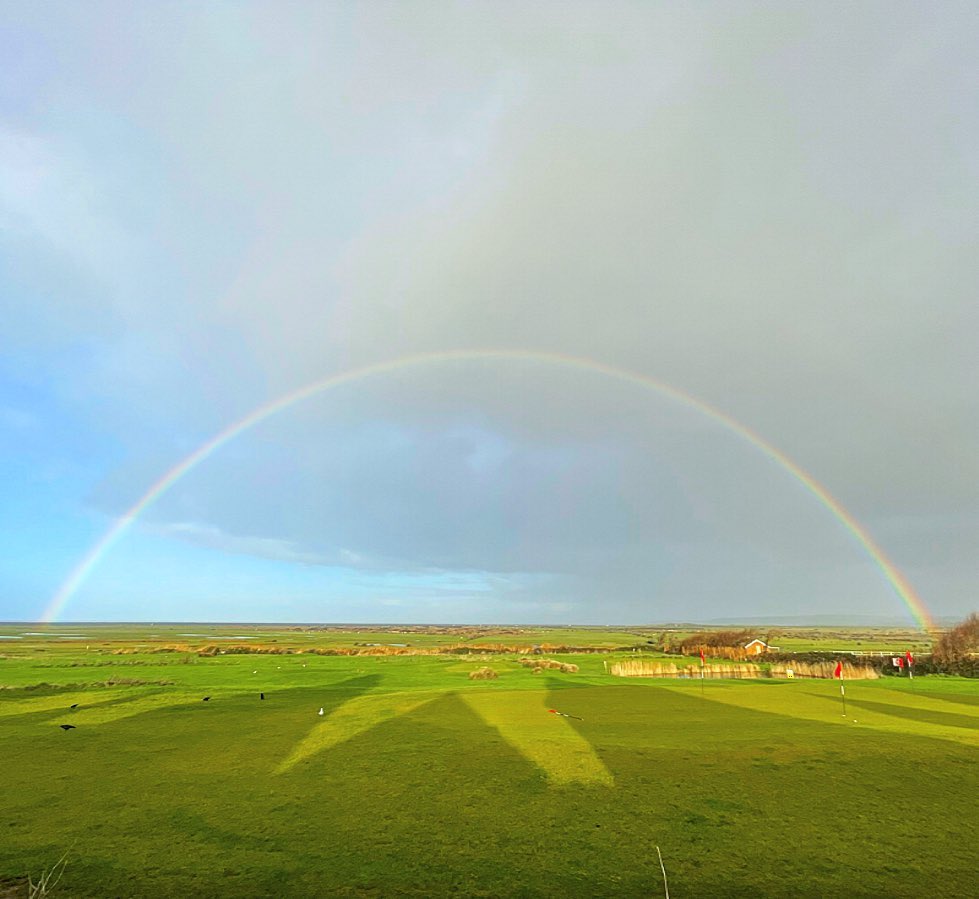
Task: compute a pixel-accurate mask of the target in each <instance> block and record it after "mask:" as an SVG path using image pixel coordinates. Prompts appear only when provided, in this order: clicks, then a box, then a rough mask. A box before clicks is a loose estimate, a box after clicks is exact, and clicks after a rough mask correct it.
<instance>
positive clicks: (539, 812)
mask: <svg viewBox="0 0 979 899" xmlns="http://www.w3.org/2000/svg"><path fill="white" fill-rule="evenodd" d="M24 629H25V630H37V628H24ZM64 630H65V631H69V630H71V629H70V628H64ZM155 630H156V631H159V630H160V629H159V628H157V629H155ZM183 630H184V632H191V631H194V630H195V629H194V628H184V629H183ZM269 630H272V629H269ZM75 631H77V628H76V629H75ZM201 632H203V629H201ZM229 632H238V633H245V631H243V630H241V629H240V628H238V629H237V630H236V629H235V628H230V629H229ZM365 633H366V632H365ZM378 633H380V634H381V635H382V636H383V637H384V639H383V640H378V641H377V642H389V641H391V640H394V641H398V640H397V638H393V637H392V635H391V634H390V633H386V632H383V631H381V632H378ZM97 636H98V640H95V639H93V640H92V641H90V642H88V643H83V644H81V645H77V644H74V643H73V644H72V645H66V644H67V641H64V642H62V643H61V644H60V645H55V646H53V645H50V643H51V642H52V641H51V639H50V638H36V639H35V640H34V641H33V642H31V641H28V642H26V643H24V642H23V641H10V642H11V643H14V642H18V643H21V644H22V645H20V646H18V647H16V648H12V647H8V646H6V645H4V646H2V647H0V652H2V653H3V654H4V655H5V656H7V657H6V658H3V659H0V683H2V684H5V685H15V686H17V687H19V688H18V689H10V690H0V759H2V760H3V763H4V764H3V782H2V803H0V807H2V809H3V814H2V816H0V828H2V835H0V894H2V889H3V884H4V882H5V881H6V882H11V883H13V882H20V880H21V879H22V878H24V877H25V876H26V875H27V874H28V873H32V874H34V875H35V878H36V876H37V875H38V874H39V873H40V872H41V871H42V870H43V869H45V868H47V867H50V866H51V865H52V864H54V862H55V861H56V860H57V859H58V858H59V857H60V855H61V854H62V853H63V852H64V850H65V849H67V848H69V847H70V853H69V858H68V865H67V870H66V872H65V875H64V878H63V880H62V881H61V883H60V884H59V886H58V888H57V893H56V895H63V896H79V897H81V896H100V897H101V896H147V897H156V896H161V897H162V896H174V897H176V896H188V895H194V896H226V895H235V896H269V895H275V896H314V895H315V896H323V895H337V896H389V895H416V896H447V895H468V896H562V897H567V896H656V895H661V894H662V892H661V891H662V881H661V876H660V873H659V865H658V862H657V860H656V850H655V846H656V845H659V847H660V848H661V850H662V852H663V858H664V861H665V864H666V867H667V872H668V874H669V877H670V893H671V896H673V897H675V899H682V897H712V896H717V897H728V896H786V895H793V896H798V897H809V896H813V897H814V896H841V895H848V896H879V895H884V894H900V895H907V894H912V895H913V894H919V895H936V894H940V895H942V896H944V897H956V896H961V897H966V896H974V895H975V846H976V845H977V844H979V810H977V803H976V801H975V797H976V796H977V795H979V770H977V769H979V766H977V764H976V759H977V755H976V749H977V746H979V682H975V681H966V680H963V679H956V678H938V677H931V678H916V679H915V683H914V685H913V690H912V686H911V685H910V683H909V682H908V681H907V680H898V679H896V678H888V679H884V680H881V681H867V682H854V683H852V684H848V685H847V703H848V713H849V715H848V717H846V718H844V717H843V715H842V714H841V706H840V697H839V686H838V684H834V683H832V682H828V681H796V682H764V681H758V682H734V681H731V682H723V681H722V682H709V683H707V684H706V685H705V687H704V691H703V694H704V695H703V698H702V697H701V685H700V684H699V683H698V682H696V681H657V680H632V679H618V678H612V677H609V676H607V675H605V673H604V669H603V665H602V660H603V657H602V656H596V655H580V656H570V657H569V656H562V657H561V658H562V660H566V661H575V662H576V663H578V664H579V665H580V666H581V671H580V672H579V673H578V674H559V673H555V672H546V673H544V674H541V675H533V674H532V673H531V672H530V671H529V670H527V669H524V668H521V667H520V666H519V665H518V664H517V662H516V661H515V660H514V659H508V658H504V657H498V658H493V659H492V660H490V661H488V662H487V661H485V660H480V661H476V660H467V659H466V658H465V657H454V656H408V657H380V658H377V657H368V656H353V657H329V656H312V655H284V656H278V655H260V656H259V655H252V656H248V655H243V656H233V655H225V656H220V655H219V656H215V657H213V658H198V657H196V656H191V655H185V654H182V653H175V654H150V653H146V654H138V655H111V654H110V652H111V648H113V647H115V646H118V645H122V644H124V643H126V642H127V641H128V642H129V643H133V642H139V641H140V640H144V639H147V638H146V636H145V633H142V632H139V633H137V632H135V631H134V630H133V629H132V628H129V629H128V631H127V630H126V629H124V628H118V629H117V630H116V631H113V632H111V633H109V632H108V631H102V632H100V633H99V634H98V635H97ZM440 636H441V635H440ZM44 639H47V640H48V643H43V642H42V640H44ZM154 639H156V638H154ZM160 639H170V637H169V636H167V637H166V638H160ZM288 639H309V640H312V641H314V642H315V641H317V640H320V639H323V638H322V637H302V636H300V637H298V638H293V637H289V638H288ZM398 642H407V641H398ZM531 642H537V641H533V640H532V641H531ZM566 642H572V641H566ZM85 645H90V646H93V647H99V648H98V649H96V648H93V649H91V650H85V648H84V646H85ZM39 649H43V650H45V651H44V652H39V651H38V650H39ZM185 659H186V660H188V661H185ZM133 662H135V663H136V664H131V663H133ZM104 663H109V664H104ZM482 664H489V665H491V666H492V667H493V668H495V669H496V670H497V671H498V672H499V673H500V678H499V679H498V680H497V681H491V682H485V681H484V682H473V681H469V680H468V672H469V671H471V670H472V669H473V668H475V667H478V666H479V665H482ZM256 672H257V673H256ZM113 676H115V677H131V678H139V679H140V680H146V681H156V680H166V681H171V682H172V683H170V684H168V685H164V686H160V685H152V684H149V685H143V686H105V687H100V686H86V684H93V683H95V682H103V681H105V680H108V679H109V678H111V677H113ZM42 681H44V682H47V683H51V684H77V685H78V686H76V687H72V688H69V689H63V688H41V689H25V688H26V687H28V686H29V685H32V684H37V683H40V682H42ZM259 691H265V693H266V696H267V699H266V700H265V701H264V702H262V701H260V700H259V698H258V693H259ZM204 695H210V696H211V697H212V699H211V700H210V701H209V702H207V703H204V702H202V701H201V698H202V696H204ZM72 702H79V704H80V708H79V709H78V710H77V711H74V712H71V711H69V710H68V709H67V706H68V705H69V704H70V703H72ZM320 707H322V708H323V709H324V715H323V716H322V717H321V716H319V715H318V714H317V711H318V710H319V708H320ZM551 708H556V709H558V710H560V711H563V712H567V713H569V714H573V715H577V716H580V717H581V718H582V719H583V720H581V721H577V720H573V719H568V718H559V717H557V716H554V715H552V714H550V713H549V712H548V709H551ZM854 719H855V720H854ZM63 722H68V723H74V724H76V725H77V729H76V730H73V731H70V732H68V733H65V732H62V731H61V730H60V729H59V728H58V727H57V725H58V724H60V723H63Z"/></svg>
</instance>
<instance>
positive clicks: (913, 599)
mask: <svg viewBox="0 0 979 899" xmlns="http://www.w3.org/2000/svg"><path fill="white" fill-rule="evenodd" d="M476 360H490V361H506V360H523V361H530V362H541V363H548V364H552V365H557V366H562V367H565V368H574V369H577V370H580V371H588V372H593V373H595V374H598V375H602V376H605V377H608V378H612V379H614V380H617V381H622V382H626V383H628V384H634V385H636V386H639V387H642V388H644V389H648V390H653V391H655V392H656V393H658V394H660V395H662V396H665V397H668V398H669V399H671V400H674V401H676V402H677V403H680V404H681V405H684V406H687V407H688V408H691V409H695V410H697V411H698V412H700V413H702V414H703V415H706V416H707V417H708V418H710V419H712V420H713V421H716V422H718V423H719V424H721V425H723V426H724V427H726V428H727V429H728V430H730V431H733V432H734V433H735V434H737V435H738V436H739V437H742V438H743V439H744V440H746V441H747V442H748V443H749V444H751V445H752V446H754V447H755V448H756V449H758V450H760V451H761V452H762V453H764V454H765V455H766V456H768V458H770V459H771V460H772V461H773V462H776V463H777V464H778V465H780V466H781V467H782V468H783V469H785V470H786V471H787V472H788V473H789V474H791V475H792V476H793V477H794V478H795V479H796V480H797V481H799V482H800V483H801V484H802V485H803V486H804V487H805V488H806V489H807V490H808V491H809V492H810V493H811V494H812V495H813V496H815V497H816V499H818V500H819V502H821V503H822V504H823V505H824V506H825V507H826V508H827V509H829V511H830V512H832V513H833V515H834V516H835V517H836V519H837V520H838V521H839V522H840V523H841V524H842V525H843V527H844V528H846V530H848V531H849V532H850V534H851V535H852V536H853V537H854V538H855V539H856V541H857V542H858V543H859V544H860V546H862V547H863V549H864V550H865V551H866V553H867V554H868V555H869V556H870V557H871V558H872V559H873V560H874V562H875V563H876V564H877V566H878V568H879V569H880V571H881V573H882V574H883V575H884V577H885V579H886V580H887V581H888V583H889V584H890V585H891V587H892V588H893V589H894V592H895V593H897V595H898V597H899V598H900V599H901V601H902V602H903V603H904V604H905V605H906V606H907V608H908V611H909V612H910V613H911V616H912V618H914V620H915V621H916V622H917V623H918V625H919V626H920V627H921V628H922V629H923V630H925V631H931V630H933V629H934V623H933V621H932V619H931V615H930V614H929V612H928V609H927V608H926V607H925V604H924V603H923V602H922V600H921V598H920V597H919V596H918V595H917V594H916V593H915V591H914V588H913V587H912V586H911V584H910V583H909V582H908V580H907V579H906V578H905V577H904V575H903V574H901V572H900V571H899V570H898V569H897V567H896V566H895V565H894V563H893V562H891V561H890V559H888V558H887V556H886V555H885V554H884V551H883V550H882V549H881V548H880V547H879V546H878V545H877V544H876V543H875V542H874V540H873V538H872V537H871V536H870V534H868V533H867V531H866V530H865V529H864V528H863V527H862V526H861V525H860V524H859V522H857V520H856V519H855V518H854V517H853V516H852V515H851V514H850V513H849V512H848V511H847V510H846V509H845V508H844V507H843V505H842V504H841V503H840V502H839V500H837V499H836V498H834V497H833V495H832V494H831V493H830V492H829V491H828V490H827V489H826V488H825V487H823V486H822V485H821V484H820V483H819V482H818V481H816V480H815V478H813V477H812V476H811V475H810V474H808V473H807V472H806V471H804V470H803V469H802V468H800V467H799V466H798V465H797V464H796V463H795V462H793V461H792V460H791V459H790V458H788V456H786V455H785V454H784V453H782V452H781V451H780V450H778V449H776V448H775V447H774V446H773V445H772V444H771V443H769V442H768V441H767V440H765V438H764V437H761V436H760V435H758V434H756V433H755V432H754V431H752V430H750V429H749V428H748V427H747V426H745V425H743V424H741V422H739V421H736V420H735V419H733V418H731V417H730V416H729V415H726V414H725V413H723V412H721V411H720V410H718V409H715V408H714V407H713V406H711V405H709V404H707V403H705V402H704V401H703V400H700V399H697V397H694V396H691V395H690V394H688V393H685V392H683V391H682V390H679V389H677V388H676V387H672V386H671V385H669V384H666V383H664V382H663V381H659V380H657V379H655V378H651V377H648V376H647V375H640V374H636V373H635V372H631V371H628V370H626V369H622V368H616V367H615V366H612V365H606V364H605V363H603V362H597V361H595V360H593V359H588V358H584V357H579V356H570V355H565V354H562V353H549V352H538V351H530V350H492V349H487V350H449V351H444V352H433V353H418V354H414V355H409V356H401V357H399V358H397V359H391V360H388V361H386V362H379V363H375V364H373V365H365V366H362V367H360V368H353V369H350V370H348V371H344V372H341V373H339V374H334V375H329V376H327V377H325V378H321V379H320V380H318V381H314V382H312V383H311V384H307V385H306V386H305V387H300V388H299V389H298V390H294V391H293V392H291V393H287V394H285V395H284V396H281V397H279V398H278V399H274V400H271V401H270V402H267V403H265V404H264V405H262V406H259V407H258V408H256V409H254V410H252V411H251V412H249V413H248V414H247V415H246V416H245V417H244V418H240V419H239V420H238V421H236V422H233V423H232V424H230V425H228V426H227V427H226V428H225V429H224V430H223V431H220V432H219V433H217V434H215V435H214V436H213V437H212V438H211V439H210V440H208V441H207V442H206V443H203V444H201V445H200V446H199V447H198V448H197V449H196V450H194V451H193V452H192V453H191V454H190V455H189V456H187V457H186V458H184V459H183V460H181V461H180V462H178V463H177V465H175V466H174V467H173V468H171V469H170V470H169V471H168V472H166V473H165V474H164V475H163V476H162V477H160V479H159V480H157V481H156V482H155V483H154V484H152V485H151V486H150V487H149V489H148V490H147V491H146V492H145V493H144V494H143V495H142V496H141V497H140V498H139V499H138V500H137V501H136V502H135V503H134V504H133V505H132V506H131V507H130V508H129V509H128V510H127V511H126V512H125V513H124V514H123V515H122V516H121V517H120V518H118V519H117V520H116V521H115V523H114V524H113V525H112V526H111V527H110V528H109V529H108V530H107V531H106V532H105V533H104V534H103V535H102V536H101V537H100V538H99V539H98V541H96V543H95V544H94V545H93V546H92V547H91V549H89V551H88V552H87V553H86V554H85V556H84V557H83V558H82V559H81V561H80V562H79V563H78V564H77V565H76V566H75V567H74V568H73V569H72V571H71V572H70V573H69V574H68V576H67V577H66V578H65V580H64V581H63V583H62V584H61V585H60V586H59V588H58V591H57V592H56V593H55V594H54V596H53V597H52V599H51V601H50V603H49V604H48V606H47V608H46V609H45V611H44V614H43V616H42V621H44V622H52V621H55V620H56V619H57V618H58V616H59V615H61V613H62V612H63V611H64V609H65V607H66V606H67V605H68V603H69V602H70V601H71V598H72V597H73V596H74V595H75V593H76V592H77V590H78V588H79V587H80V586H81V585H82V584H83V583H84V581H85V580H86V578H87V577H88V576H89V575H90V574H91V573H92V570H93V569H94V568H95V566H96V565H98V563H99V562H100V561H101V559H102V558H103V557H104V556H105V554H106V553H107V552H108V551H109V550H110V549H111V548H112V546H113V545H114V544H115V543H116V541H118V540H119V539H120V538H121V537H122V536H123V535H124V534H125V533H126V531H128V530H129V528H130V527H132V525H133V523H134V522H135V521H136V519H138V518H139V516H140V515H141V514H142V513H143V512H144V511H146V509H148V508H149V507H150V506H151V505H153V503H155V502H156V501H157V500H158V499H159V498H160V497H161V496H162V495H163V494H164V493H166V492H167V490H169V489H170V488H171V487H172V486H173V485H174V484H176V483H177V481H179V480H180V479H181V478H182V477H183V476H184V475H185V474H187V472H189V471H190V470H191V469H193V468H196V467H197V466H198V465H199V464H200V463H201V462H203V461H204V460H205V459H207V458H208V457H210V456H211V455H212V454H213V453H215V452H217V451H218V450H219V449H221V447H223V446H224V445H225V444H227V443H228V442H230V441H231V440H234V439H235V438H236V437H237V436H239V435H240V434H242V433H243V432H245V431H247V430H248V429H249V428H251V427H253V426H255V425H257V424H258V423H259V422H262V421H265V419H267V418H269V417H271V416H273V415H275V414H276V413H277V412H281V411H282V410H284V409H288V408H289V407H290V406H294V405H296V403H301V402H302V401H303V400H307V399H309V398H310V397H313V396H317V395H318V394H321V393H325V392H326V391H328V390H333V389H334V388H337V387H342V386H343V385H345V384H352V383H354V382H356V381H362V380H364V379H367V378H372V377H378V376H381V375H387V374H390V373H391V372H395V371H399V370H401V369H405V368H412V367H415V366H422V365H433V364H438V363H446V362H470V361H476Z"/></svg>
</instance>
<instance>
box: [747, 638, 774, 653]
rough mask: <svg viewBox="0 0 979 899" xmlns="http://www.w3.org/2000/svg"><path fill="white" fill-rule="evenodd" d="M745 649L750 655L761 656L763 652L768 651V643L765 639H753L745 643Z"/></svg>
mask: <svg viewBox="0 0 979 899" xmlns="http://www.w3.org/2000/svg"><path fill="white" fill-rule="evenodd" d="M744 651H745V652H746V653H748V655H750V656H760V655H761V654H762V653H763V652H768V644H767V643H766V642H765V641H764V640H752V641H751V642H750V643H745V645H744Z"/></svg>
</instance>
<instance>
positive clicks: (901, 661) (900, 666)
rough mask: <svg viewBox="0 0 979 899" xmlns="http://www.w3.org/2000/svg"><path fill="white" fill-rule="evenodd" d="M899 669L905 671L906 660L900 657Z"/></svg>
mask: <svg viewBox="0 0 979 899" xmlns="http://www.w3.org/2000/svg"><path fill="white" fill-rule="evenodd" d="M897 667H898V668H900V669H901V670H902V671H903V670H904V659H902V658H901V657H900V656H898V657H897Z"/></svg>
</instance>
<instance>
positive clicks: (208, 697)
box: [201, 696, 211, 702]
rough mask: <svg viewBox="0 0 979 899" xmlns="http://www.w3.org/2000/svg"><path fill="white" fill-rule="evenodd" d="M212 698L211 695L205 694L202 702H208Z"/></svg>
mask: <svg viewBox="0 0 979 899" xmlns="http://www.w3.org/2000/svg"><path fill="white" fill-rule="evenodd" d="M210 698H211V697H210V696H205V697H204V698H203V699H202V700H201V702H207V701H208V700H209V699H210Z"/></svg>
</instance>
